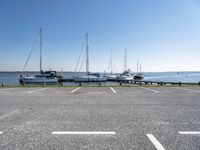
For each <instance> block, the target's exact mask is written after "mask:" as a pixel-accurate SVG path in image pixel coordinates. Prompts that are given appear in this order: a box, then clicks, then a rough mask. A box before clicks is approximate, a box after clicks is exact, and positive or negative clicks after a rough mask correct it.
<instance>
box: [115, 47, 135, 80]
mask: <svg viewBox="0 0 200 150" xmlns="http://www.w3.org/2000/svg"><path fill="white" fill-rule="evenodd" d="M131 80H133V74H132V73H131V70H130V69H128V70H127V67H126V49H125V57H124V71H123V73H122V74H120V75H119V76H117V81H131Z"/></svg>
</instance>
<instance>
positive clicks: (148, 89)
mask: <svg viewBox="0 0 200 150" xmlns="http://www.w3.org/2000/svg"><path fill="white" fill-rule="evenodd" d="M140 88H142V89H145V90H147V91H151V92H155V93H159V92H160V91H156V90H153V89H150V88H146V87H140Z"/></svg>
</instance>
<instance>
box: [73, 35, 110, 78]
mask: <svg viewBox="0 0 200 150" xmlns="http://www.w3.org/2000/svg"><path fill="white" fill-rule="evenodd" d="M85 38H86V73H85V74H84V75H83V74H82V75H78V76H74V81H75V82H103V81H107V79H106V78H105V77H100V75H99V74H96V73H91V72H89V46H88V33H86V36H85Z"/></svg>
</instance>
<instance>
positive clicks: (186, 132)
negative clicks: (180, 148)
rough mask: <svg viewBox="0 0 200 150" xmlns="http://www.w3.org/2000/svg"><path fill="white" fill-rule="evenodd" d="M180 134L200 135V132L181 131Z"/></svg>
mask: <svg viewBox="0 0 200 150" xmlns="http://www.w3.org/2000/svg"><path fill="white" fill-rule="evenodd" d="M178 133H179V134H184V135H200V131H179V132H178Z"/></svg>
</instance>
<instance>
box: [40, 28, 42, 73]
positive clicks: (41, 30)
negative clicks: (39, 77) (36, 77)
mask: <svg viewBox="0 0 200 150" xmlns="http://www.w3.org/2000/svg"><path fill="white" fill-rule="evenodd" d="M40 72H42V29H40Z"/></svg>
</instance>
